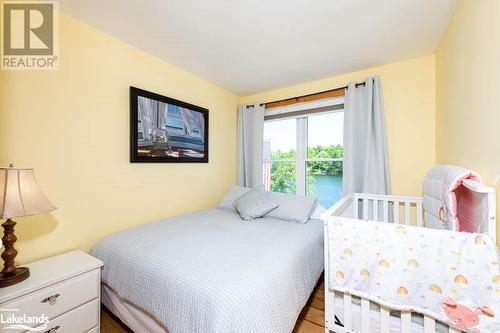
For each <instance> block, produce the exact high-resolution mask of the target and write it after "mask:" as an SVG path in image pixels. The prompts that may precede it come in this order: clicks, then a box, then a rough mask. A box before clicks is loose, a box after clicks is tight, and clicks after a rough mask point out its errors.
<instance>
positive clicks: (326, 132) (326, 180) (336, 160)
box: [306, 112, 344, 208]
mask: <svg viewBox="0 0 500 333" xmlns="http://www.w3.org/2000/svg"><path fill="white" fill-rule="evenodd" d="M343 124H344V113H343V112H333V113H324V114H318V115H311V116H309V117H308V121H307V146H308V147H307V164H306V173H307V174H306V192H307V194H315V195H317V196H318V201H319V203H320V204H321V205H322V206H323V207H326V208H328V207H330V206H332V205H333V204H335V203H336V202H337V201H339V200H340V199H341V198H342V161H341V160H340V159H341V158H342V157H343V156H344V150H343V146H342V142H343Z"/></svg>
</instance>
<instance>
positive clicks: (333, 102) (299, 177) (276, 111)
mask: <svg viewBox="0 0 500 333" xmlns="http://www.w3.org/2000/svg"><path fill="white" fill-rule="evenodd" d="M343 104H344V97H336V98H329V99H323V100H317V101H313V102H306V103H297V104H292V105H288V106H283V107H276V108H270V109H266V110H265V112H264V116H276V115H280V117H279V118H276V119H270V120H266V121H265V122H272V121H280V120H284V119H296V120H297V126H296V147H295V148H296V158H295V159H280V160H273V159H272V158H271V160H270V161H269V162H270V163H271V164H272V163H283V162H294V163H295V190H296V194H299V195H306V192H307V184H306V180H307V162H323V161H326V162H336V161H343V158H308V157H307V149H308V142H307V141H308V140H307V139H308V122H307V120H308V117H309V116H316V115H319V114H326V113H336V112H344V108H342V109H335V110H330V111H321V110H324V109H325V108H328V107H331V106H339V105H343ZM314 109H318V112H311V113H309V114H306V115H291V116H287V114H290V113H293V112H300V111H310V110H314ZM281 115H282V116H281ZM264 163H266V161H264Z"/></svg>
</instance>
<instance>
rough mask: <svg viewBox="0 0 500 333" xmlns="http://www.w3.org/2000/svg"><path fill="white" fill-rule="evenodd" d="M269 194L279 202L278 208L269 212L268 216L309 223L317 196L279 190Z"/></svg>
mask: <svg viewBox="0 0 500 333" xmlns="http://www.w3.org/2000/svg"><path fill="white" fill-rule="evenodd" d="M269 196H270V197H271V200H273V201H275V202H276V203H277V204H278V208H276V209H275V210H273V211H272V212H270V213H269V214H267V215H266V217H268V216H269V217H274V218H277V219H281V220H285V221H290V222H296V223H307V221H309V218H310V217H311V215H312V213H313V212H314V210H315V209H316V205H317V198H316V197H306V196H303V195H293V194H285V193H277V192H269Z"/></svg>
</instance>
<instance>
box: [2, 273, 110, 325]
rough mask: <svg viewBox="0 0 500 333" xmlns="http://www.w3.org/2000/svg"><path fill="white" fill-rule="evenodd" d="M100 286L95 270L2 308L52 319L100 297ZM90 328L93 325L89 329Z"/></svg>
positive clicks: (18, 313) (19, 313)
mask: <svg viewBox="0 0 500 333" xmlns="http://www.w3.org/2000/svg"><path fill="white" fill-rule="evenodd" d="M99 286H100V281H99V271H97V270H94V271H91V272H88V273H85V274H82V275H79V276H76V277H74V278H71V279H69V280H66V281H62V282H59V283H57V284H54V285H51V286H48V287H46V288H43V289H41V290H39V291H36V292H34V293H32V294H29V295H26V296H22V297H19V298H17V299H15V300H13V301H11V302H9V303H5V304H2V305H1V308H2V309H4V310H5V309H12V310H19V311H16V312H15V314H16V316H22V315H24V314H25V315H26V316H41V315H45V316H46V317H48V318H50V319H52V318H55V317H57V316H59V315H61V314H63V313H65V312H68V311H70V310H73V309H75V308H77V307H78V306H80V305H82V304H84V303H87V302H88V301H91V300H93V299H96V298H98V296H99ZM10 313H12V312H10ZM5 326H8V325H7V324H5V323H0V328H1V327H5ZM26 326H30V327H33V326H38V324H32V325H30V324H26ZM90 328H92V326H89V327H88V328H87V329H90ZM81 332H83V331H81ZM57 333H59V331H57ZM73 333H76V332H73Z"/></svg>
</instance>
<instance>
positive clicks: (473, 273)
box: [328, 218, 500, 332]
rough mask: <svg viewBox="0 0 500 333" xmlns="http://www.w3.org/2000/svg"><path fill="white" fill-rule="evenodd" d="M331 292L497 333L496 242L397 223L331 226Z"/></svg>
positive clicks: (342, 221) (499, 274)
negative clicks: (347, 294) (346, 294)
mask: <svg viewBox="0 0 500 333" xmlns="http://www.w3.org/2000/svg"><path fill="white" fill-rule="evenodd" d="M328 237H329V241H330V244H333V246H332V247H331V248H330V250H329V251H330V252H329V260H330V262H329V265H330V266H329V268H330V276H329V277H328V278H329V283H330V288H332V289H333V290H335V291H340V292H343V293H350V294H352V295H355V296H359V297H363V298H366V299H369V300H371V301H373V302H376V303H379V304H382V305H384V306H387V307H389V308H391V309H395V310H402V311H413V312H418V313H421V314H424V315H427V316H429V317H432V318H435V319H437V320H439V321H442V322H445V323H447V324H449V325H450V326H452V327H456V328H458V329H460V330H465V331H471V332H500V269H499V263H498V261H499V260H498V253H497V250H496V247H495V244H494V243H493V241H492V240H491V239H490V238H489V237H488V236H487V235H483V234H473V233H464V232H462V233H459V232H454V231H447V230H435V229H428V228H417V227H412V226H402V225H398V224H392V223H380V222H372V221H360V220H354V219H347V218H338V219H335V220H333V221H332V222H330V223H329V225H328Z"/></svg>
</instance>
